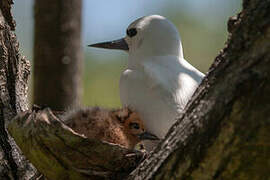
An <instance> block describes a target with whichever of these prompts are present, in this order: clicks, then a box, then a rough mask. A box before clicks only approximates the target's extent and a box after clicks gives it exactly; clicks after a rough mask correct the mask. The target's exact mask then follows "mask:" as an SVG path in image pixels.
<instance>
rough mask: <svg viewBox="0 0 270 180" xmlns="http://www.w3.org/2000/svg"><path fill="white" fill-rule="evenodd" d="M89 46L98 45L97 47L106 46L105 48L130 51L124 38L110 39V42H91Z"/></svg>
mask: <svg viewBox="0 0 270 180" xmlns="http://www.w3.org/2000/svg"><path fill="white" fill-rule="evenodd" d="M88 46H89V47H96V48H105V49H120V50H125V51H128V44H127V42H126V41H125V39H124V38H122V39H118V40H114V41H108V42H101V43H96V44H90V45H88Z"/></svg>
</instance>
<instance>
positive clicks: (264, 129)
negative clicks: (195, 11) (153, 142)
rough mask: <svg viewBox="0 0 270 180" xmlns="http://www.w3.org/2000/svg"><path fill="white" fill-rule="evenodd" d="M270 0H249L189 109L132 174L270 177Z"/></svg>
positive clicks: (233, 21) (233, 20) (145, 176)
mask: <svg viewBox="0 0 270 180" xmlns="http://www.w3.org/2000/svg"><path fill="white" fill-rule="evenodd" d="M269 12H270V1H269V0H249V1H244V3H243V10H242V12H241V13H240V14H238V15H237V16H235V17H233V18H231V19H230V21H229V23H228V26H229V27H228V30H229V31H230V34H229V39H228V41H227V44H226V47H225V48H224V49H223V50H222V51H221V53H220V54H219V56H218V57H217V58H216V59H215V62H214V64H213V65H212V67H211V69H210V71H209V73H208V74H207V76H206V77H205V79H204V80H203V82H202V84H201V85H200V87H199V88H198V89H197V91H196V93H195V95H194V96H193V98H192V100H191V102H190V103H189V104H188V105H187V107H186V110H185V114H183V115H182V116H181V117H179V118H178V121H177V122H176V124H175V125H174V126H173V127H172V128H171V129H170V132H169V133H168V135H167V136H166V139H165V140H164V141H163V143H161V144H160V145H159V146H158V147H157V149H156V150H155V151H154V152H153V153H152V155H151V156H150V157H149V159H148V160H147V161H145V162H143V163H142V164H141V165H140V166H139V167H138V168H137V169H136V170H135V171H134V172H133V173H132V174H131V175H130V176H129V179H144V180H145V179H245V180H246V179H252V180H253V179H258V180H259V179H269V178H270V173H269V172H270V144H269V142H270V103H269V102H270V95H269V94H270V13H269Z"/></svg>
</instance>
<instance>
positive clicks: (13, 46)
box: [0, 0, 38, 179]
mask: <svg viewBox="0 0 270 180" xmlns="http://www.w3.org/2000/svg"><path fill="white" fill-rule="evenodd" d="M11 4H12V1H11V0H2V1H0V179H18V178H21V179H30V178H31V177H33V176H35V175H37V174H38V173H37V172H36V169H35V168H34V167H33V166H32V165H31V164H30V163H29V162H28V161H27V160H26V159H25V157H24V156H22V153H21V151H20V150H19V149H18V147H17V146H16V144H15V142H14V140H13V139H12V138H11V137H10V136H9V134H8V133H7V131H6V125H7V124H8V123H9V122H10V120H11V119H12V118H13V117H14V116H15V115H16V114H18V113H20V112H22V111H25V110H27V88H28V87H27V81H28V76H29V74H30V64H29V61H27V60H26V58H25V57H22V56H20V54H19V52H18V49H19V45H18V42H17V40H16V36H15V34H14V32H12V30H14V28H15V22H14V20H13V18H12V16H11V13H10V7H11Z"/></svg>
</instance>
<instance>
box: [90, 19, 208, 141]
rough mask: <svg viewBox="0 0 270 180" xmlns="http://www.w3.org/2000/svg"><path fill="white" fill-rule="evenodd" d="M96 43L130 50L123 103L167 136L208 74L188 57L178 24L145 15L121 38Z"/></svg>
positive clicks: (123, 77)
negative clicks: (184, 54)
mask: <svg viewBox="0 0 270 180" xmlns="http://www.w3.org/2000/svg"><path fill="white" fill-rule="evenodd" d="M109 43H111V44H109ZM121 43H122V44H121ZM92 46H94V47H103V48H110V49H124V50H127V51H128V54H129V57H128V66H127V69H126V70H125V71H124V72H123V73H122V75H121V79H120V98H121V102H122V105H123V106H125V107H126V106H127V107H129V108H131V109H133V110H135V111H137V112H138V113H139V115H140V116H141V118H142V119H143V121H144V124H145V128H146V130H147V131H148V132H150V133H153V134H155V135H157V136H158V137H159V138H163V137H164V136H165V135H166V133H167V131H168V130H169V128H170V127H171V126H172V124H173V123H174V122H175V120H176V116H177V114H178V113H181V112H182V111H183V109H184V107H185V105H186V104H187V102H188V100H189V99H190V98H191V96H192V94H193V93H194V91H195V90H196V88H197V87H198V85H199V84H200V82H201V80H202V79H203V77H204V74H203V73H201V72H200V71H199V70H197V69H196V68H194V67H193V66H192V65H190V64H189V63H188V62H187V61H186V60H185V59H184V57H183V50H182V44H181V39H180V36H179V34H178V31H177V29H176V27H175V26H174V25H173V24H172V23H171V22H170V21H168V20H167V19H166V18H164V17H162V16H159V15H151V16H145V17H142V18H139V19H137V20H136V21H134V22H133V23H131V24H130V25H129V27H128V29H127V36H126V37H125V38H123V39H121V40H120V41H119V40H118V41H113V42H106V43H99V44H94V45H92Z"/></svg>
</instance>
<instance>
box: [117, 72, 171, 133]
mask: <svg viewBox="0 0 270 180" xmlns="http://www.w3.org/2000/svg"><path fill="white" fill-rule="evenodd" d="M148 83H149V82H147V77H145V75H144V74H143V72H140V71H135V70H130V69H128V70H126V71H124V72H123V73H122V76H121V79H120V98H121V102H122V105H123V106H124V107H129V108H131V109H133V110H134V111H136V112H138V113H139V115H140V116H141V118H142V120H143V122H144V125H145V128H146V130H147V131H149V132H150V133H153V134H155V135H157V136H158V137H160V138H163V137H164V136H165V135H166V133H167V131H168V129H169V127H170V125H171V124H172V123H173V122H172V121H174V119H175V116H176V111H175V109H174V108H173V107H172V106H170V105H168V104H167V103H166V102H165V101H164V99H163V98H162V97H160V93H159V92H156V91H155V89H152V88H151V86H149V84H148Z"/></svg>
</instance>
